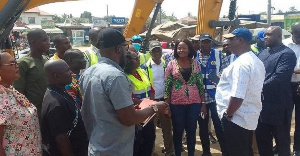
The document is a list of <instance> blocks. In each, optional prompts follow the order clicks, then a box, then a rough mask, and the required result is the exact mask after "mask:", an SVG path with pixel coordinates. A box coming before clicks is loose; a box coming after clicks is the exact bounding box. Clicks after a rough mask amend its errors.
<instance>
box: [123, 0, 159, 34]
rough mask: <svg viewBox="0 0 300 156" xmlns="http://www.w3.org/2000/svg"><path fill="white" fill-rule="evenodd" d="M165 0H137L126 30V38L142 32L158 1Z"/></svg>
mask: <svg viewBox="0 0 300 156" xmlns="http://www.w3.org/2000/svg"><path fill="white" fill-rule="evenodd" d="M163 1H164V0H136V1H135V4H134V8H133V12H132V14H131V17H130V18H129V21H128V24H127V26H126V28H125V30H124V36H125V38H131V37H132V36H133V35H136V34H139V33H141V31H142V28H143V26H144V25H145V23H146V21H147V19H148V17H149V15H150V14H151V12H152V10H153V8H154V7H155V5H156V3H162V2H163Z"/></svg>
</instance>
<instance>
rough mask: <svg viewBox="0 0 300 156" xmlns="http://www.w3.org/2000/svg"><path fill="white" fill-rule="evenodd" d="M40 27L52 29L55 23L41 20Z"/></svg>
mask: <svg viewBox="0 0 300 156" xmlns="http://www.w3.org/2000/svg"><path fill="white" fill-rule="evenodd" d="M41 26H42V29H54V28H55V23H54V21H53V20H42V21H41Z"/></svg>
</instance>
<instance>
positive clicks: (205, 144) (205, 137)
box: [198, 102, 227, 154]
mask: <svg viewBox="0 0 300 156" xmlns="http://www.w3.org/2000/svg"><path fill="white" fill-rule="evenodd" d="M209 111H210V114H211V119H212V122H213V124H214V128H215V132H216V136H217V138H218V141H219V144H220V147H221V151H222V153H227V152H226V150H225V147H224V138H223V128H222V124H221V120H220V118H219V116H218V112H217V106H216V103H215V102H212V103H209V104H206V112H207V114H206V117H205V118H204V119H202V117H201V116H199V119H198V124H199V136H200V140H201V144H202V148H203V154H209V153H210V142H209V134H208V123H209Z"/></svg>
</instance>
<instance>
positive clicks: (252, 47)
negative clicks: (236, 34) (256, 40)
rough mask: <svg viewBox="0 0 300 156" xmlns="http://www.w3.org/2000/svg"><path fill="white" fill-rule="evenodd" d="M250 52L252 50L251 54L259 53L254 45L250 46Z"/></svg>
mask: <svg viewBox="0 0 300 156" xmlns="http://www.w3.org/2000/svg"><path fill="white" fill-rule="evenodd" d="M251 50H252V51H253V52H255V53H256V54H258V53H259V50H258V49H257V48H256V47H255V46H254V44H252V45H251Z"/></svg>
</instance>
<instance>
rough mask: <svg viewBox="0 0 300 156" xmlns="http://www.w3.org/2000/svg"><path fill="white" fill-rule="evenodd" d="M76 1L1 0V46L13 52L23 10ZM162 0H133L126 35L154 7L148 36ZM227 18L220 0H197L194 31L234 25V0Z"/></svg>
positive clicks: (140, 24)
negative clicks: (13, 34)
mask: <svg viewBox="0 0 300 156" xmlns="http://www.w3.org/2000/svg"><path fill="white" fill-rule="evenodd" d="M63 1H75V0H0V19H1V20H0V49H2V50H3V51H7V52H9V53H11V54H13V51H12V47H11V41H10V39H9V34H10V32H11V30H12V28H13V26H14V23H15V21H16V20H17V19H18V18H19V17H20V15H21V13H22V12H23V11H24V10H28V9H30V8H33V7H36V6H40V5H43V4H48V3H55V2H63ZM163 1H164V0H136V1H135V5H134V8H133V12H132V15H131V17H130V18H129V21H128V24H127V26H126V28H125V30H124V36H125V38H131V37H132V36H133V35H136V34H139V33H141V30H142V28H143V26H144V24H145V23H146V21H147V19H148V17H149V16H150V14H151V12H152V10H153V8H154V7H156V9H155V12H154V15H153V18H152V21H151V24H150V28H149V30H148V34H147V35H146V40H147V37H148V39H149V37H150V34H151V29H152V27H153V25H154V22H155V19H156V16H157V13H158V10H159V9H160V6H161V4H162V2H163ZM230 1H231V4H230V9H229V19H230V21H218V19H219V16H220V11H221V7H222V3H223V0H199V6H198V19H197V28H196V34H200V33H202V32H207V33H210V34H212V35H214V34H215V31H216V29H215V28H216V27H224V26H236V25H238V24H239V21H238V20H233V19H234V15H235V8H236V6H235V5H236V0H230Z"/></svg>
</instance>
